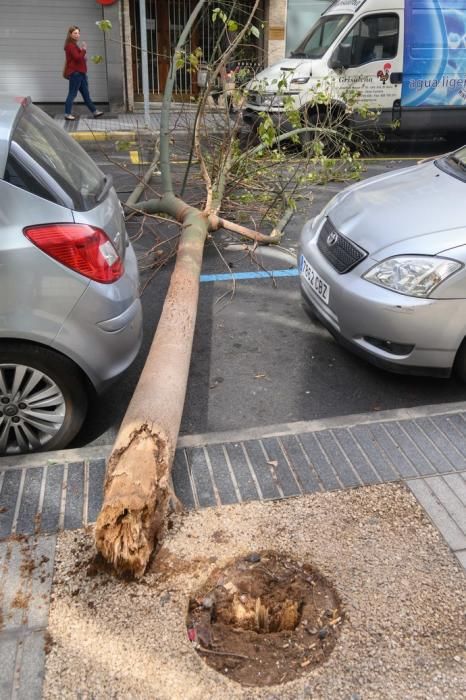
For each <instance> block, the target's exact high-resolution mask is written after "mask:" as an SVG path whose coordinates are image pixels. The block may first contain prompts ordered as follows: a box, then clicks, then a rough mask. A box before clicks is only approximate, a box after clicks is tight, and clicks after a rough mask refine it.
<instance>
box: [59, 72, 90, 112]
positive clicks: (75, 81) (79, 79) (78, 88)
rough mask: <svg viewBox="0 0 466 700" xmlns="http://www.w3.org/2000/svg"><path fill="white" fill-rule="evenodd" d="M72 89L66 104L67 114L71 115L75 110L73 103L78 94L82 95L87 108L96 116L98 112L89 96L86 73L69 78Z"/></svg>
mask: <svg viewBox="0 0 466 700" xmlns="http://www.w3.org/2000/svg"><path fill="white" fill-rule="evenodd" d="M69 81H70V87H69V89H68V97H67V98H66V102H65V114H71V110H72V109H73V102H74V100H75V98H76V95H77V94H78V92H80V93H81V95H82V98H83V100H84V102H85V104H86V107H87V108H88V109H89V110H90V111H91V112H92V114H94V113H95V112H97V107H96V106H95V104H94V103H93V101H92V100H91V96H90V95H89V85H88V82H87V75H86V73H71V75H70V77H69Z"/></svg>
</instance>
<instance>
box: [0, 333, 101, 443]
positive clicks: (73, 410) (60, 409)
mask: <svg viewBox="0 0 466 700" xmlns="http://www.w3.org/2000/svg"><path fill="white" fill-rule="evenodd" d="M87 403H88V399H87V393H86V387H85V380H84V376H83V375H82V374H81V372H80V370H79V369H78V368H77V366H76V365H75V364H74V363H73V362H72V361H71V360H69V359H68V358H66V357H65V356H64V355H61V354H60V353H58V352H55V351H54V350H50V349H48V348H44V347H41V346H38V345H31V344H29V343H24V342H14V343H13V342H6V343H0V455H5V454H6V455H8V454H23V453H27V452H39V451H42V450H56V449H62V448H64V447H66V446H67V445H68V444H69V443H70V441H71V440H72V439H73V438H74V437H75V435H77V433H78V431H79V429H80V428H81V426H82V424H83V422H84V419H85V417H86V412H87Z"/></svg>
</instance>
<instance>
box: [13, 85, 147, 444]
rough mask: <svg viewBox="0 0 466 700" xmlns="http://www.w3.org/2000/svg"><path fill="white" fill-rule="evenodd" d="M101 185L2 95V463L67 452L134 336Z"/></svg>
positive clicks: (121, 247) (79, 153) (84, 161)
mask: <svg viewBox="0 0 466 700" xmlns="http://www.w3.org/2000/svg"><path fill="white" fill-rule="evenodd" d="M138 286H139V279H138V270H137V262H136V257H135V254H134V251H133V248H132V246H131V244H130V242H129V240H128V238H127V234H126V230H125V221H124V217H123V212H122V208H121V205H120V202H119V199H118V196H117V194H116V192H115V190H114V188H113V187H112V182H111V179H110V178H109V177H108V176H106V175H104V174H103V172H102V171H101V170H100V169H99V168H97V167H96V165H95V164H94V162H93V161H92V159H91V158H90V157H89V156H88V155H87V153H86V152H85V151H84V149H83V148H82V147H81V146H80V145H79V144H77V143H76V142H75V141H74V140H73V139H72V138H71V137H70V136H68V134H67V133H66V132H65V131H64V130H63V129H62V128H61V127H60V126H59V125H58V124H57V123H56V122H54V121H53V120H52V119H50V118H49V117H48V116H47V115H46V114H45V113H44V112H43V111H42V110H40V109H39V108H37V107H36V106H34V105H33V104H31V102H30V100H28V99H22V98H17V97H12V96H8V95H0V455H2V454H3V455H4V454H16V453H20V452H30V451H38V450H44V449H49V450H51V449H57V448H62V447H65V446H66V445H68V444H69V442H70V441H71V440H72V438H73V437H74V436H75V435H76V434H77V432H78V431H79V429H80V427H81V425H82V423H83V421H84V418H85V416H86V411H87V406H88V401H89V398H90V397H92V396H94V395H95V392H101V391H102V390H103V389H104V388H105V387H106V386H107V384H109V383H110V382H111V381H113V380H114V379H115V378H116V377H118V375H120V374H121V373H122V372H123V371H124V370H125V369H126V368H127V367H128V366H129V365H130V364H131V362H132V361H133V359H134V358H135V356H136V354H137V353H138V350H139V347H140V343H141V334H142V314H141V303H140V299H139V291H138Z"/></svg>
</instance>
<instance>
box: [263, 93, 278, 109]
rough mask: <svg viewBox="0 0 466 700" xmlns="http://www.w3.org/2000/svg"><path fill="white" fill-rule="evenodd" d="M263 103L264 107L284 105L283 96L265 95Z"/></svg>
mask: <svg viewBox="0 0 466 700" xmlns="http://www.w3.org/2000/svg"><path fill="white" fill-rule="evenodd" d="M262 104H263V105H264V107H283V98H282V97H277V96H276V95H272V96H271V97H263V98H262Z"/></svg>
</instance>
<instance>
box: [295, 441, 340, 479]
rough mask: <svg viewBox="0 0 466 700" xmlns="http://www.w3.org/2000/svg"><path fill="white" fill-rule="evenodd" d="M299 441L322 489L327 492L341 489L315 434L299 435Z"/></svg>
mask: <svg viewBox="0 0 466 700" xmlns="http://www.w3.org/2000/svg"><path fill="white" fill-rule="evenodd" d="M299 439H300V442H301V444H302V446H303V447H304V449H305V451H306V454H307V456H308V457H309V461H310V463H311V465H312V466H313V468H314V469H315V471H316V473H317V474H318V475H319V479H320V481H321V482H322V485H323V487H324V489H326V490H328V491H334V490H335V489H341V488H342V484H341V482H340V481H339V479H338V478H337V475H336V474H335V470H334V469H333V468H332V466H331V464H330V462H329V461H328V459H327V457H326V456H325V454H324V452H323V450H322V448H321V446H320V444H319V442H318V441H317V438H316V435H315V433H301V434H300V435H299Z"/></svg>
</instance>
